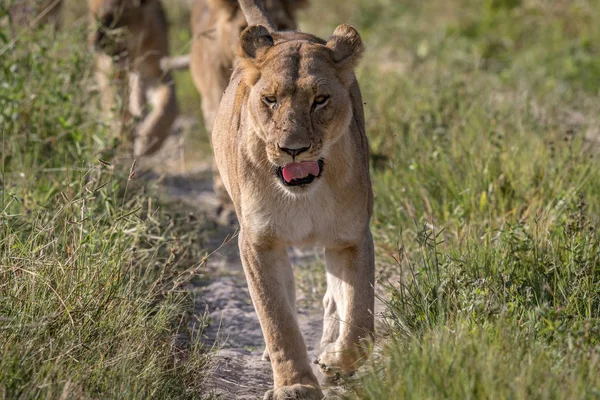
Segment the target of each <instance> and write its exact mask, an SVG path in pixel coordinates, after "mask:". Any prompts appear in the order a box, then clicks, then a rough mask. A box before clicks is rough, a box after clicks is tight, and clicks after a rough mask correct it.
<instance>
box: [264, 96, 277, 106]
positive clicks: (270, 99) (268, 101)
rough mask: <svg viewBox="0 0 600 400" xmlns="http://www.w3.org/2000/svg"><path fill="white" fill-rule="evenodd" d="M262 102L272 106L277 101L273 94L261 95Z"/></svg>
mask: <svg viewBox="0 0 600 400" xmlns="http://www.w3.org/2000/svg"><path fill="white" fill-rule="evenodd" d="M262 101H263V103H265V104H266V105H268V106H269V107H270V106H273V105H274V104H275V103H277V97H275V96H263V98H262Z"/></svg>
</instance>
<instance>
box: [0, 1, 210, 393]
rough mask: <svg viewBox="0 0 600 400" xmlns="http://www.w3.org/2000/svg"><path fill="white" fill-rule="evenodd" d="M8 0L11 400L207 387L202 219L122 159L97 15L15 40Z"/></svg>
mask: <svg viewBox="0 0 600 400" xmlns="http://www.w3.org/2000/svg"><path fill="white" fill-rule="evenodd" d="M3 7H4V5H0V51H1V52H2V54H1V55H0V141H1V143H2V146H1V155H0V157H1V161H2V162H1V165H0V173H1V175H0V398H6V399H17V398H21V399H31V398H127V399H147V398H198V397H200V389H201V384H202V376H203V375H202V374H203V367H204V366H205V364H206V362H207V353H206V351H204V349H203V348H202V345H201V343H200V342H199V332H200V330H201V328H202V325H203V323H204V322H203V320H202V316H201V315H200V316H193V315H191V313H190V311H191V310H192V309H193V307H192V306H193V304H192V299H191V298H190V296H189V287H188V285H189V283H190V280H191V279H192V278H194V277H195V276H198V275H199V272H201V271H202V267H203V265H204V264H203V263H204V255H205V253H204V251H203V248H202V235H201V234H199V232H201V231H202V221H201V220H200V219H196V218H194V217H193V215H188V213H187V212H186V210H185V208H184V207H182V206H181V205H176V204H170V203H166V202H164V201H162V202H161V201H158V200H157V199H156V196H155V195H154V189H153V188H152V185H144V184H143V182H141V183H140V182H139V178H138V177H137V176H136V170H135V166H134V165H131V164H129V165H117V164H115V163H112V162H111V160H112V157H113V156H114V154H115V151H116V144H115V140H114V138H113V135H112V133H111V132H109V131H108V127H107V126H106V125H105V124H103V123H101V122H99V121H98V120H97V118H96V113H95V108H94V102H95V101H94V100H95V97H94V93H93V92H91V91H89V90H87V89H86V88H89V87H91V86H92V78H93V75H92V60H93V58H92V57H91V56H90V53H89V52H88V51H87V49H86V43H85V36H86V30H85V27H84V26H82V25H79V26H75V27H71V28H68V29H66V30H65V31H64V32H61V33H59V34H57V35H54V34H53V33H52V32H50V31H49V29H47V28H41V29H40V30H38V31H33V32H29V33H28V32H23V33H22V34H21V36H19V37H18V40H16V41H15V42H14V44H11V36H10V34H9V33H8V31H7V24H6V19H5V16H4V14H3V12H4V11H5V10H4V9H3ZM5 46H7V47H5ZM101 160H104V161H101Z"/></svg>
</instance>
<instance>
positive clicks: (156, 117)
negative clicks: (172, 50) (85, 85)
mask: <svg viewBox="0 0 600 400" xmlns="http://www.w3.org/2000/svg"><path fill="white" fill-rule="evenodd" d="M134 4H135V1H133V0H122V1H120V2H119V1H117V2H114V1H108V0H90V1H89V6H90V19H91V23H92V26H93V27H94V30H93V33H92V34H91V36H90V42H91V44H92V45H93V46H95V47H96V49H97V50H98V51H97V53H96V79H97V82H98V86H99V89H100V92H101V101H102V108H103V110H104V113H105V115H106V118H107V120H112V121H114V122H117V124H120V125H123V124H126V123H128V122H129V121H130V120H131V119H132V118H133V119H135V121H136V127H135V139H134V155H136V156H141V155H146V154H151V153H153V152H155V151H156V150H158V149H159V148H160V146H161V145H162V143H163V142H164V140H165V139H166V138H167V136H168V135H169V133H170V129H171V125H172V124H173V122H174V120H175V118H176V116H177V113H178V111H177V110H178V108H177V101H176V97H175V87H174V82H173V79H172V77H171V75H170V74H169V73H165V72H163V71H162V70H161V68H160V60H161V59H162V58H163V57H166V56H168V54H169V41H168V24H167V19H166V15H165V12H164V10H163V7H162V5H161V3H160V1H158V0H148V1H146V2H145V3H144V4H143V5H134ZM119 35H120V36H119ZM119 99H120V100H121V102H122V103H121V105H120V107H119V103H118V100H119ZM148 105H150V106H151V107H150V108H151V109H150V110H148ZM115 108H116V109H120V110H121V111H119V112H118V113H119V115H118V116H115V115H114V110H115ZM138 121H139V122H138Z"/></svg>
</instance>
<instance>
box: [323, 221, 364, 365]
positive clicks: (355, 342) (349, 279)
mask: <svg viewBox="0 0 600 400" xmlns="http://www.w3.org/2000/svg"><path fill="white" fill-rule="evenodd" d="M325 262H326V264H327V294H326V295H325V299H324V302H325V303H326V309H325V321H324V330H323V339H322V347H323V348H322V353H321V355H320V358H319V362H320V364H321V368H322V370H323V372H324V373H325V374H326V375H328V376H331V375H333V374H335V373H336V372H338V371H342V372H345V373H348V372H352V371H354V370H356V369H357V368H358V366H359V363H360V361H361V360H362V359H363V358H364V357H365V356H366V352H367V349H366V348H365V346H363V345H361V342H362V341H363V340H364V339H371V338H372V336H373V330H374V315H373V309H374V306H375V292H374V287H373V285H374V276H375V268H374V253H373V239H372V237H371V232H370V231H367V233H366V234H365V236H364V238H363V241H362V243H360V244H358V245H355V246H349V247H346V248H344V249H326V250H325ZM332 302H333V303H334V305H333V306H332V305H331V303H332ZM327 306H329V308H327ZM336 311H337V313H336ZM336 328H337V329H336ZM332 339H334V340H332ZM364 344H366V343H364Z"/></svg>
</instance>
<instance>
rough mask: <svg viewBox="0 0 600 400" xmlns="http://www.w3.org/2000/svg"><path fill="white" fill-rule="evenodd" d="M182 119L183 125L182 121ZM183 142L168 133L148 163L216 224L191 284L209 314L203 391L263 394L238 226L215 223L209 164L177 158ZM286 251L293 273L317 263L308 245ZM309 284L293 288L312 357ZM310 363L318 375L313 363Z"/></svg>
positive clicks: (260, 346) (264, 364)
mask: <svg viewBox="0 0 600 400" xmlns="http://www.w3.org/2000/svg"><path fill="white" fill-rule="evenodd" d="M180 122H181V121H180ZM181 123H183V124H184V128H183V130H186V127H185V124H186V122H185V121H183V122H181ZM187 123H188V124H189V123H190V122H189V121H188V122H187ZM183 142H184V139H183V136H182V134H181V133H180V134H178V135H175V136H174V137H172V138H170V139H169V142H168V143H167V145H166V146H165V149H164V150H163V151H162V152H161V154H159V155H158V156H157V157H156V159H155V160H153V164H155V165H159V166H160V167H158V168H156V169H157V171H158V172H159V176H160V179H161V182H162V183H161V186H162V187H163V188H164V189H165V194H166V195H167V196H168V197H170V198H172V199H177V200H179V201H182V202H184V203H186V204H188V205H190V206H191V207H193V208H195V209H197V210H199V211H200V212H201V213H202V214H203V215H206V216H207V218H208V219H209V220H212V221H213V222H214V226H215V231H214V233H213V234H211V235H210V240H209V243H207V249H208V250H209V251H211V252H213V251H214V252H215V253H214V254H213V255H212V256H211V257H210V259H209V261H208V265H207V268H208V271H207V272H206V276H209V277H210V279H209V281H208V282H207V283H206V284H205V285H203V286H201V287H196V288H194V297H195V298H196V299H197V300H196V304H195V308H196V314H197V315H202V314H204V313H206V314H207V315H208V318H209V325H208V327H207V328H206V329H205V331H204V333H203V336H204V337H203V341H204V342H205V343H206V344H207V345H208V346H212V345H214V346H215V349H216V350H215V356H214V357H213V364H212V368H211V370H210V372H209V378H208V380H207V382H206V389H207V394H208V393H211V394H215V395H218V397H217V398H220V399H257V398H262V396H263V394H264V393H265V391H266V390H268V389H270V388H271V387H272V384H273V377H272V370H271V365H270V363H269V362H268V361H263V360H261V357H262V352H263V350H264V340H263V336H262V332H261V330H260V325H259V323H258V319H257V315H256V312H255V311H254V306H253V305H252V301H251V299H250V295H249V293H248V289H247V285H246V280H245V278H244V274H243V270H242V265H241V261H240V257H239V251H238V248H237V239H236V238H235V234H236V231H237V226H236V225H235V224H234V225H230V226H227V225H223V224H220V223H219V221H218V218H217V209H218V203H217V199H216V196H215V195H214V192H213V191H212V181H211V172H210V163H209V162H206V161H204V162H193V161H192V162H190V161H188V160H182V157H183V154H184V152H183V151H182V146H183ZM186 152H188V151H187V150H186ZM224 242H226V244H223V243H224ZM290 256H291V259H292V264H293V265H294V270H295V274H296V276H297V277H298V275H299V274H303V273H305V272H303V269H305V268H314V266H315V265H318V264H319V261H318V254H317V253H316V252H315V250H313V249H306V250H298V249H290ZM309 273H310V272H309ZM322 274H323V276H322V278H323V279H324V272H323V273H322ZM317 282H318V281H317ZM313 283H314V282H313V281H312V280H308V282H307V283H306V284H304V285H299V286H302V288H298V289H297V297H298V322H299V325H300V329H301V331H302V334H303V336H304V339H305V342H306V345H307V348H308V352H309V357H310V360H313V359H315V358H316V355H317V354H316V352H317V351H318V343H319V340H320V335H321V329H322V315H321V313H322V307H321V306H320V304H315V303H316V302H315V300H314V299H316V298H318V297H320V295H321V293H319V292H320V291H321V289H322V287H321V285H319V284H316V283H315V284H314V285H313ZM313 286H319V287H313ZM319 303H320V302H319ZM313 368H314V369H315V373H316V374H317V376H320V375H319V372H318V371H317V366H313Z"/></svg>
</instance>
